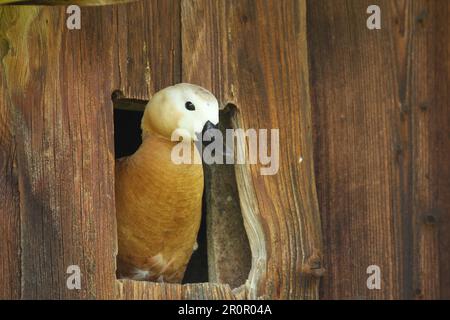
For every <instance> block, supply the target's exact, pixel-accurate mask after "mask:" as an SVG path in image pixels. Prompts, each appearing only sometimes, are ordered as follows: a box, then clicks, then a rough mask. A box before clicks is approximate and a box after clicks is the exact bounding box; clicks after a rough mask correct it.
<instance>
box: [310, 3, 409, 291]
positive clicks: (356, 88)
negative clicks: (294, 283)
mask: <svg viewBox="0 0 450 320" xmlns="http://www.w3.org/2000/svg"><path fill="white" fill-rule="evenodd" d="M370 4H371V3H369V1H351V0H349V1H346V0H337V1H309V2H308V31H309V37H308V40H309V45H310V47H309V48H310V61H311V88H312V101H313V110H314V116H313V119H314V120H315V128H316V130H315V133H316V135H315V164H316V175H317V181H318V195H319V203H320V210H321V215H322V222H323V230H324V235H325V240H324V242H325V243H326V246H325V248H326V259H325V261H326V266H325V268H326V270H327V274H326V276H325V277H324V282H323V295H322V297H323V298H325V299H330V298H331V299H345V298H384V299H392V298H401V297H403V296H404V295H405V292H404V289H403V286H404V285H405V283H406V282H407V281H410V271H408V270H407V269H408V268H409V263H408V261H407V259H408V258H409V255H410V252H409V249H408V248H405V247H404V245H405V244H407V243H408V242H409V241H410V231H409V230H405V229H408V228H407V225H405V221H406V222H407V221H409V219H410V217H409V215H410V214H411V213H410V210H408V209H407V208H402V205H407V203H408V202H407V201H404V202H402V199H401V195H400V193H401V191H400V188H401V184H402V182H401V181H402V179H405V178H406V177H405V176H404V175H402V172H403V171H402V170H401V169H400V168H401V166H402V164H400V163H399V161H406V160H405V159H404V158H401V156H400V151H399V150H400V148H399V144H398V143H397V140H396V139H397V137H396V135H397V134H398V132H397V131H396V128H397V127H398V121H399V120H398V119H399V114H400V112H401V108H402V105H401V104H400V102H399V99H398V94H397V92H398V86H399V85H401V84H398V81H399V80H398V79H397V76H398V75H397V74H396V57H395V56H394V55H393V54H392V50H393V49H394V48H393V43H392V39H391V32H392V29H391V25H390V23H389V21H390V17H391V15H390V10H389V7H390V5H389V3H388V1H380V3H379V5H380V7H381V8H382V12H383V27H382V29H381V30H377V31H370V30H368V29H367V28H366V19H367V17H368V15H367V14H366V9H367V7H368V6H369V5H370ZM370 265H378V266H380V268H381V272H382V284H381V286H382V287H381V290H368V288H367V286H366V281H367V277H368V275H367V274H366V268H367V267H368V266H370ZM403 277H406V278H403Z"/></svg>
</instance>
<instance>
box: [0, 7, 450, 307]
mask: <svg viewBox="0 0 450 320" xmlns="http://www.w3.org/2000/svg"><path fill="white" fill-rule="evenodd" d="M377 2H378V3H379V5H380V7H381V10H382V29H381V30H377V31H370V30H368V29H367V28H366V27H365V24H366V19H367V14H366V13H365V12H366V9H367V6H368V5H370V4H373V3H369V1H366V0H329V1H328V0H309V1H306V0H286V1H277V0H266V1H252V0H231V1H207V0H199V1H193V0H140V1H137V2H133V3H128V4H120V5H114V6H104V7H89V8H87V7H83V8H82V29H81V30H73V31H70V30H68V29H67V28H66V27H65V19H66V17H67V14H66V13H65V7H23V6H21V7H14V6H8V7H1V8H0V201H1V203H2V205H1V207H0V257H1V258H0V298H119V299H123V298H136V299H147V298H159V299H165V298H172V299H173V298H174V299H177V298H178V299H179V298H229V299H233V298H242V297H245V296H246V294H247V293H246V292H244V293H242V292H241V293H236V292H234V293H233V292H231V289H230V287H229V286H226V285H205V284H193V285H184V286H176V285H164V284H149V283H134V282H130V281H116V280H115V275H114V270H115V261H114V256H115V251H116V243H115V241H116V240H115V218H114V174H113V170H114V150H113V149H114V146H113V134H114V128H113V119H112V102H111V99H110V96H111V93H112V92H113V91H114V90H116V89H120V90H121V91H122V92H123V93H124V95H125V96H126V97H130V98H137V99H149V98H150V97H151V95H152V94H153V93H154V92H155V91H157V90H159V89H161V88H163V87H165V86H168V85H170V84H173V83H177V82H180V81H190V82H196V83H198V84H201V85H203V86H205V87H207V88H209V89H211V90H212V91H213V92H214V93H215V94H216V95H217V96H218V98H219V100H220V101H221V103H222V104H225V103H233V104H235V105H236V106H237V108H238V110H239V117H240V121H241V125H242V126H243V127H244V128H250V127H255V128H276V127H279V128H280V171H279V173H278V175H275V176H272V177H271V176H266V177H263V176H261V175H260V174H259V169H260V167H259V166H252V167H251V169H250V180H249V181H250V182H251V186H253V187H254V189H255V190H256V195H257V197H256V206H257V208H258V210H257V212H258V216H257V218H258V219H259V220H260V221H261V222H262V223H261V225H262V229H263V231H264V234H265V239H264V241H265V245H266V248H267V252H266V254H267V257H266V258H267V259H265V260H263V261H260V263H261V266H262V269H263V273H262V277H261V278H259V279H257V281H256V284H257V288H256V289H255V290H256V293H257V295H258V296H262V297H265V298H297V299H300V298H319V297H320V298H324V299H342V298H377V299H380V298H450V266H449V263H448V261H450V250H449V243H450V239H449V238H450V221H449V218H450V185H449V181H450V168H449V165H448V164H449V162H450V161H449V160H450V159H449V158H450V132H449V129H450V113H449V111H448V106H449V102H450V101H449V94H448V86H449V81H448V80H449V79H448V75H449V72H450V66H449V50H450V48H449V43H450V41H449V40H450V39H449V38H450V35H449V27H448V18H449V12H450V4H449V3H448V1H446V0H432V1H425V0H395V1H390V0H379V1H377ZM119 26H120V27H119ZM136 30H138V31H136ZM311 111H312V113H311ZM312 123H313V124H314V126H312ZM313 142H314V145H313ZM313 148H314V159H313V158H312V156H313ZM300 158H302V160H303V161H299V160H300ZM313 160H314V161H313ZM314 171H315V176H316V181H315V180H314ZM315 185H317V196H318V205H317V197H316V191H315ZM318 208H319V209H320V216H319V211H318ZM320 220H322V221H320ZM320 225H321V226H322V228H320ZM320 229H322V231H323V237H322V235H321V232H320ZM322 240H323V245H322ZM4 257H7V259H5V258H4ZM322 258H323V265H322ZM70 264H78V265H79V266H80V267H81V271H82V274H83V278H82V279H83V280H82V281H83V285H82V290H80V291H77V290H75V291H71V290H67V289H66V278H67V274H66V268H67V266H68V265H70ZM373 264H376V265H379V266H380V267H381V272H382V287H381V290H368V289H367V287H366V280H367V276H368V275H367V274H366V268H367V266H369V265H373ZM322 267H324V268H325V273H324V276H323V278H322V279H321V280H320V282H321V287H320V291H319V287H318V285H319V279H320V276H321V273H322V271H323V269H322ZM319 293H320V294H319Z"/></svg>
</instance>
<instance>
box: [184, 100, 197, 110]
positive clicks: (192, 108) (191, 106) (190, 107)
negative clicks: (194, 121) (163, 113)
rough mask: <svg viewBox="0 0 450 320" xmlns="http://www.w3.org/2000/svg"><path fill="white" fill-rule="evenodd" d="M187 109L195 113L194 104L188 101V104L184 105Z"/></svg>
mask: <svg viewBox="0 0 450 320" xmlns="http://www.w3.org/2000/svg"><path fill="white" fill-rule="evenodd" d="M184 106H185V107H186V109H188V110H189V111H194V110H195V106H194V104H193V103H192V102H190V101H188V102H186V104H185V105H184Z"/></svg>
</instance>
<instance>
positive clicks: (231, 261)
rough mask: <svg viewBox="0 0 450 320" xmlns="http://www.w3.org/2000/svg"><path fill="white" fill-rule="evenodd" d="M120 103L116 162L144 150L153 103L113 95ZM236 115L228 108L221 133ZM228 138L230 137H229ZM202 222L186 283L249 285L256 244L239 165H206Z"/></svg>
mask: <svg viewBox="0 0 450 320" xmlns="http://www.w3.org/2000/svg"><path fill="white" fill-rule="evenodd" d="M112 100H113V105H114V147H115V158H116V159H118V158H121V157H125V156H129V155H131V154H133V153H134V152H135V151H136V150H137V149H138V148H139V146H140V144H141V142H142V139H141V128H140V123H141V118H142V115H143V111H144V109H145V105H146V104H147V101H144V100H135V99H127V98H124V97H123V95H122V93H121V92H120V91H115V92H114V93H113V95H112ZM234 112H235V107H234V106H233V105H228V106H227V107H226V108H225V109H224V110H223V111H221V113H220V129H221V130H222V131H223V132H224V131H225V129H227V128H231V116H232V115H233V113H234ZM224 136H225V135H224ZM204 172H205V192H204V194H203V210H202V222H201V225H200V230H199V234H198V238H197V242H198V249H197V250H196V251H195V252H194V253H193V255H192V257H191V260H190V262H189V264H188V267H187V269H186V272H185V276H184V279H183V283H199V282H208V281H209V282H214V283H226V284H229V285H230V286H231V288H236V287H238V286H240V285H242V284H244V283H245V280H246V279H247V277H248V274H249V271H250V267H251V252H250V246H249V242H248V238H247V234H246V232H245V228H244V225H243V218H242V214H241V211H240V205H239V196H238V191H237V185H236V177H235V172H234V165H216V164H213V165H205V166H204Z"/></svg>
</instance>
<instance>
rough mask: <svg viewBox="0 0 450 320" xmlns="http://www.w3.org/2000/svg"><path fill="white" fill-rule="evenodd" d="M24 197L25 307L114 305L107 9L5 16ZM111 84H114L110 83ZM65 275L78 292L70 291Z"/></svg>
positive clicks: (17, 10)
mask: <svg viewBox="0 0 450 320" xmlns="http://www.w3.org/2000/svg"><path fill="white" fill-rule="evenodd" d="M0 10H1V12H2V14H3V16H4V17H8V18H9V19H10V20H9V24H8V25H7V28H6V30H5V35H6V37H5V39H6V41H7V42H8V47H9V48H10V49H9V51H8V53H7V55H6V56H5V57H4V58H3V66H4V69H2V73H3V77H4V78H5V79H6V83H7V88H8V92H7V94H8V95H9V96H10V98H11V104H10V107H11V112H12V114H13V115H14V116H13V119H12V121H13V124H14V133H15V137H16V148H17V162H18V175H19V187H20V191H21V197H20V211H21V248H22V250H21V258H22V298H25V299H31V298H46V299H49V298H51V299H58V298H110V297H113V296H114V291H113V289H114V282H113V280H114V273H115V266H114V256H115V250H116V249H115V240H114V239H115V219H114V214H113V213H114V206H113V204H114V184H113V176H114V173H113V172H114V171H113V170H114V156H113V138H112V137H113V134H112V133H113V127H112V123H113V122H112V106H111V101H110V93H111V92H112V90H113V81H114V79H118V78H117V74H116V73H115V72H114V69H113V63H114V61H113V60H112V57H113V55H112V50H113V44H114V43H115V39H114V32H112V31H111V26H112V25H114V24H115V22H116V19H115V15H114V14H113V13H114V11H113V8H112V7H108V8H106V7H105V8H101V9H99V8H90V9H85V10H83V17H84V20H83V29H82V30H81V31H69V30H67V29H66V27H65V18H66V13H65V10H64V8H49V7H46V8H44V7H39V8H38V7H3V8H1V9H0ZM116 81H117V80H116ZM69 265H78V266H79V267H80V268H81V273H82V282H81V290H68V289H67V287H66V279H67V277H68V275H67V274H66V270H67V267H68V266H69Z"/></svg>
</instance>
